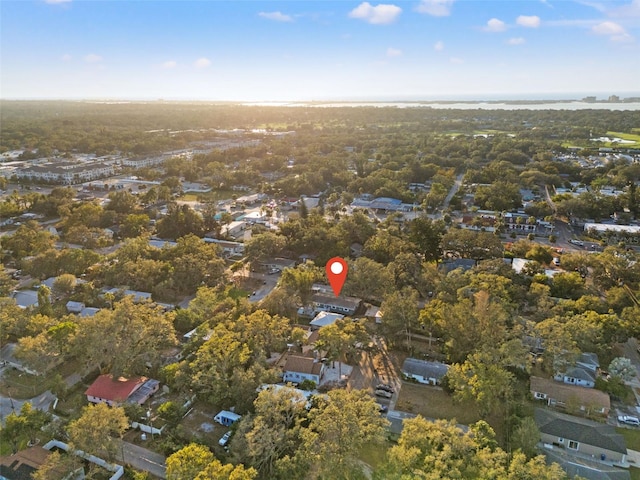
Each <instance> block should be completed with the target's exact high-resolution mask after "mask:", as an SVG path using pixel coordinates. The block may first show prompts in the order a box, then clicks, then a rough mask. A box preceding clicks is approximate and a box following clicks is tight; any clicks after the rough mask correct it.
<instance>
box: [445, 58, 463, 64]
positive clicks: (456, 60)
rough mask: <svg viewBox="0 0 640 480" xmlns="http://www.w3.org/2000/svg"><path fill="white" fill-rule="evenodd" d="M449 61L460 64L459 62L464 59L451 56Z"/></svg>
mask: <svg viewBox="0 0 640 480" xmlns="http://www.w3.org/2000/svg"><path fill="white" fill-rule="evenodd" d="M449 62H451V63H455V64H456V65H460V64H461V63H464V60H463V59H461V58H458V57H451V58H450V59H449Z"/></svg>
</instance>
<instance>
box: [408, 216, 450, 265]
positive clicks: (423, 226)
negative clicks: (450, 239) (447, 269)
mask: <svg viewBox="0 0 640 480" xmlns="http://www.w3.org/2000/svg"><path fill="white" fill-rule="evenodd" d="M408 229H409V236H408V238H409V240H410V241H411V242H413V243H414V244H415V245H416V247H417V250H418V252H420V253H421V254H422V255H423V257H424V259H425V260H426V261H428V262H434V261H437V260H438V259H440V258H441V257H442V247H441V242H442V236H443V235H444V234H445V232H446V227H445V224H444V222H443V221H442V220H436V221H433V220H431V219H430V218H428V217H418V218H416V219H415V220H412V221H411V222H409V226H408Z"/></svg>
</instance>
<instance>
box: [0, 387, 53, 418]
mask: <svg viewBox="0 0 640 480" xmlns="http://www.w3.org/2000/svg"><path fill="white" fill-rule="evenodd" d="M55 399H56V397H55V395H54V394H53V393H51V391H50V390H47V391H46V392H44V393H42V394H40V395H38V396H37V397H33V398H30V399H27V400H16V399H15V398H9V397H3V396H1V395H0V423H4V419H5V418H6V417H7V415H9V414H10V413H11V412H16V413H18V414H19V413H20V408H22V405H23V404H24V403H26V402H29V403H31V406H32V407H33V408H37V409H38V410H42V411H44V412H48V411H49V409H50V408H51V404H52V403H53V402H54V401H55Z"/></svg>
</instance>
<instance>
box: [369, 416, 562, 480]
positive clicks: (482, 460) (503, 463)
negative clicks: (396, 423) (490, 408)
mask: <svg viewBox="0 0 640 480" xmlns="http://www.w3.org/2000/svg"><path fill="white" fill-rule="evenodd" d="M483 424H484V425H483ZM478 432H482V434H481V435H478ZM407 478H423V479H427V480H438V479H441V478H458V479H469V480H472V479H477V478H494V479H499V480H534V479H536V480H537V479H541V480H566V479H567V478H568V477H567V476H566V475H565V474H564V472H563V471H562V469H561V468H560V467H559V466H558V465H557V464H553V465H551V466H547V465H546V463H545V460H544V457H543V456H538V457H536V458H534V459H532V460H527V457H526V456H525V455H524V454H522V453H521V452H516V453H514V454H513V455H512V456H510V455H508V454H507V453H506V452H505V451H503V450H502V449H500V448H499V447H497V446H496V442H495V434H494V433H493V430H492V429H491V427H489V426H488V425H487V424H486V423H484V422H478V423H476V424H475V425H471V426H470V428H469V431H468V432H464V433H463V432H462V431H461V430H460V429H459V428H458V427H457V426H456V425H455V421H446V420H436V421H435V422H433V421H429V420H425V419H424V418H422V417H421V416H418V417H415V418H411V419H407V420H405V421H404V427H403V430H402V434H401V435H400V438H399V440H398V444H397V445H394V446H393V447H391V448H390V449H389V451H388V459H387V461H386V462H385V463H384V464H383V465H382V467H381V468H380V469H379V470H378V471H377V472H375V474H374V480H382V479H385V480H387V479H388V480H403V479H407Z"/></svg>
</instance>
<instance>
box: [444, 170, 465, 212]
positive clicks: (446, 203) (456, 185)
mask: <svg viewBox="0 0 640 480" xmlns="http://www.w3.org/2000/svg"><path fill="white" fill-rule="evenodd" d="M463 177H464V175H463V174H462V173H461V174H460V175H458V176H457V177H456V181H455V182H453V186H452V187H451V190H449V193H448V195H447V197H446V198H445V199H444V202H443V203H442V211H445V210H446V209H447V207H448V206H449V204H450V203H451V199H452V198H453V196H454V195H455V194H456V193H458V190H460V186H461V185H462V178H463Z"/></svg>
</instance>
